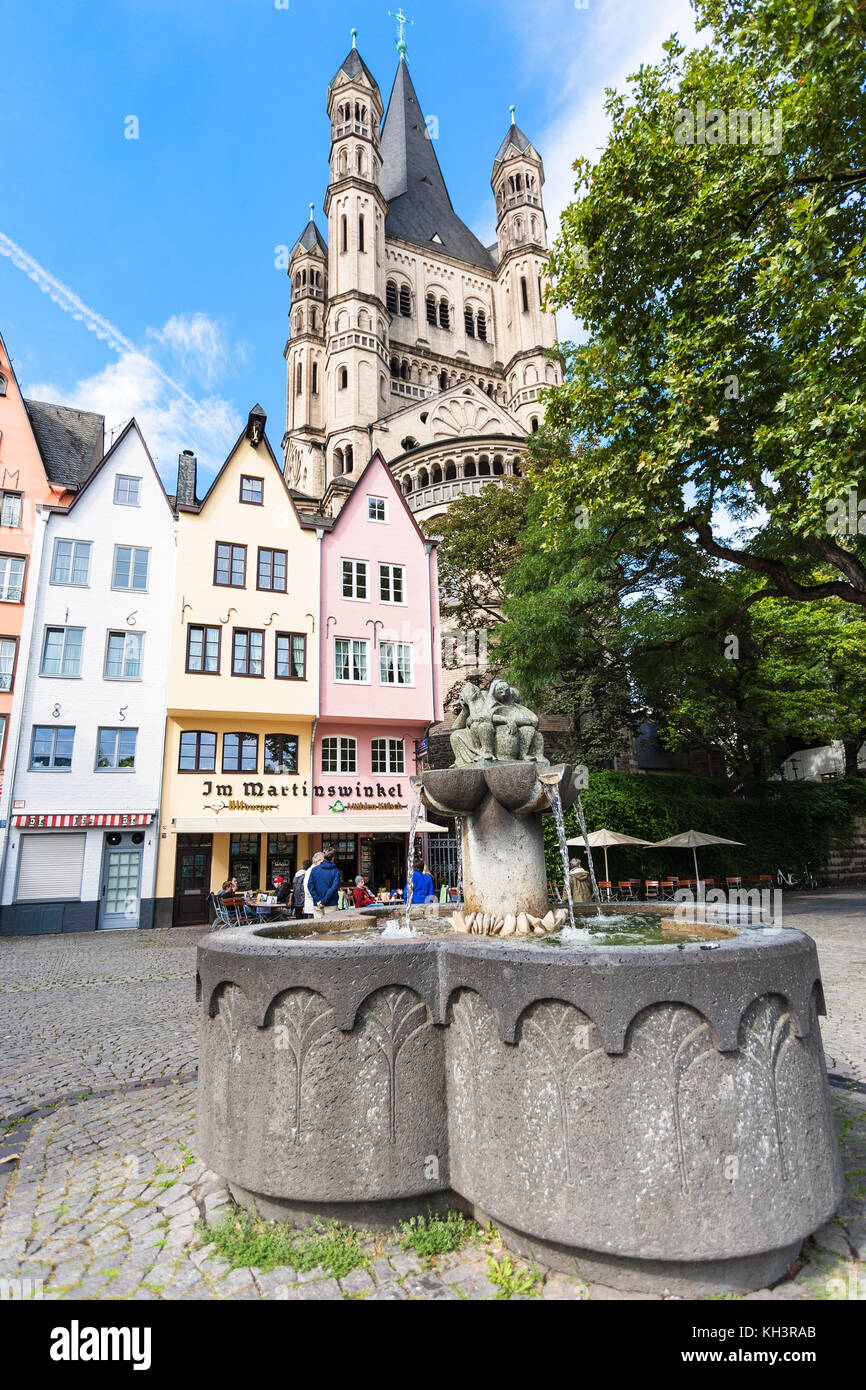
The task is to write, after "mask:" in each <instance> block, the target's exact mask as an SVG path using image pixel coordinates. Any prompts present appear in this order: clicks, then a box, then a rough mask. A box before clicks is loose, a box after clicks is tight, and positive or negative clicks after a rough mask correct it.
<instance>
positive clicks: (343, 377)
mask: <svg viewBox="0 0 866 1390" xmlns="http://www.w3.org/2000/svg"><path fill="white" fill-rule="evenodd" d="M337 381H338V383H339V387H340V390H341V391H345V390H346V388H347V386H348V385H349V369H348V367H341V368H340V371H339V375H338V377H337Z"/></svg>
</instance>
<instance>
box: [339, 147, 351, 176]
mask: <svg viewBox="0 0 866 1390" xmlns="http://www.w3.org/2000/svg"><path fill="white" fill-rule="evenodd" d="M348 172H349V156H348V153H347V152H346V150H340V173H341V174H348Z"/></svg>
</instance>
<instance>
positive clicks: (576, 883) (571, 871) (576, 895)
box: [568, 855, 592, 903]
mask: <svg viewBox="0 0 866 1390" xmlns="http://www.w3.org/2000/svg"><path fill="white" fill-rule="evenodd" d="M568 882H569V885H570V887H571V901H572V902H573V903H589V902H592V885H591V883H590V881H589V872H588V871H587V870H586V869H585V868H584V867H583V864H582V862H581V860H580V858H579V857H578V855H575V856H574V858H573V859H572V860H571V863H570V864H569V866H568Z"/></svg>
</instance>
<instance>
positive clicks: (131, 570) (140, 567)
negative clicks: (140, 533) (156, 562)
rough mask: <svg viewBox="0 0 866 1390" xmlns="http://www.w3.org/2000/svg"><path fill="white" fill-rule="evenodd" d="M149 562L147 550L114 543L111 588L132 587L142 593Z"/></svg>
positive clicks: (144, 587)
mask: <svg viewBox="0 0 866 1390" xmlns="http://www.w3.org/2000/svg"><path fill="white" fill-rule="evenodd" d="M149 563H150V551H149V550H141V549H139V547H138V546H135V545H116V546H115V547H114V569H113V571H112V574H111V587H112V589H134V590H136V591H137V592H138V593H143V592H144V591H145V590H146V589H147V571H148V566H149Z"/></svg>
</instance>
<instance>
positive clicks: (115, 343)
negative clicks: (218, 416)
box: [0, 232, 213, 424]
mask: <svg viewBox="0 0 866 1390" xmlns="http://www.w3.org/2000/svg"><path fill="white" fill-rule="evenodd" d="M0 255H2V256H6V257H8V259H9V260H10V261H11V262H12V264H13V265H16V266H17V267H18V269H19V270H23V271H24V274H25V275H27V276H28V277H29V279H31V280H32V281H33V282H34V284H36V285H38V286H39V288H40V290H42V293H43V294H47V295H48V297H49V298H50V299H53V300H54V303H55V304H58V305H59V306H60V308H61V309H62V310H63V311H64V313H67V314H71V315H72V317H73V318H74V319H77V320H78V321H79V323H83V324H84V326H85V328H86V329H87V330H88V332H90V333H95V334H96V336H97V338H101V339H102V341H103V342H105V343H107V344H108V346H109V347H110V348H112V349H113V350H114V351H115V352H117V353H122V352H133V353H135V354H136V356H138V357H141V358H143V359H144V361H145V362H148V363H149V364H150V366H151V367H152V368H153V370H154V371H155V372H156V373H157V375H158V376H160V377H161V378H162V380H163V381H164V382H165V383H166V385H167V386H170V387H171V389H172V390H173V391H176V392H177V394H178V395H179V396H180V397H181V398H182V399H183V400H184V401H186V403H187V405H189V406H191V408H192V409H193V410H194V411H196V413H197V414H199V415H200V416H201V417H202V419H204V420H207V421H208V424H212V423H213V422H212V419H211V416H210V414H209V413H208V412H207V411H206V410H205V408H204V406H202V405H199V403H198V401H196V400H194V399H193V397H192V396H190V395H189V394H188V393H187V392H186V391H185V390H184V389H183V387H182V386H180V385H179V384H178V382H176V381H175V380H174V378H173V377H170V376H169V375H168V372H165V371H163V369H162V367H161V366H160V365H159V363H158V362H154V360H153V358H152V357H148V355H147V353H146V352H142V351H141V349H140V348H137V347H136V345H135V343H132V342H130V340H129V338H127V337H125V336H124V334H123V333H121V331H120V329H119V328H115V326H114V324H113V323H109V321H108V319H104V318H103V317H102V315H101V314H98V313H97V312H96V310H95V309H91V308H90V306H89V305H87V304H85V303H84V301H83V300H81V299H79V298H78V295H77V294H75V292H74V291H73V290H71V289H70V288H69V286H68V285H64V284H63V282H62V281H61V280H58V279H57V278H56V277H55V276H54V275H52V274H51V272H50V271H49V270H46V269H45V267H44V266H43V265H40V264H39V262H38V261H34V259H33V257H32V256H28V254H27V252H26V251H25V250H24V249H23V248H22V247H21V246H18V245H16V243H15V242H14V241H11V240H10V239H9V237H8V236H6V235H4V233H3V232H0Z"/></svg>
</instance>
